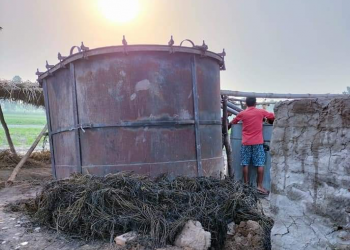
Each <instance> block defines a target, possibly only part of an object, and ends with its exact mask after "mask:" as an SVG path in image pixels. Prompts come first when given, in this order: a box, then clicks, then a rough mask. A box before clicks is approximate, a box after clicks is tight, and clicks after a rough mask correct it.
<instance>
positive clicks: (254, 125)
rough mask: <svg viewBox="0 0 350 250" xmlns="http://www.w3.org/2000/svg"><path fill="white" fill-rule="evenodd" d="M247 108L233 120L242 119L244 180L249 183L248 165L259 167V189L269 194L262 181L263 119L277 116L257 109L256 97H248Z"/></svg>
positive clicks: (234, 121)
mask: <svg viewBox="0 0 350 250" xmlns="http://www.w3.org/2000/svg"><path fill="white" fill-rule="evenodd" d="M246 104H247V109H246V110H244V111H242V112H240V113H239V114H238V115H237V116H236V118H235V119H234V120H233V121H232V123H233V124H237V123H238V122H240V121H242V123H243V129H242V146H241V165H242V166H243V177H244V182H245V183H248V166H249V165H250V164H253V166H255V167H257V168H258V179H257V184H258V191H259V192H261V193H262V194H268V192H267V191H266V190H265V189H264V188H263V186H262V181H263V176H264V165H265V151H264V146H263V144H264V138H263V133H262V131H263V120H264V118H267V119H270V120H273V119H274V118H275V116H274V114H273V113H269V112H267V111H266V110H264V109H257V108H256V107H255V106H256V98H255V97H247V99H246Z"/></svg>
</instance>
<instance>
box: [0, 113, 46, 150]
mask: <svg viewBox="0 0 350 250" xmlns="http://www.w3.org/2000/svg"><path fill="white" fill-rule="evenodd" d="M4 116H5V120H6V123H7V126H8V128H9V130H10V134H11V138H12V141H13V143H14V145H15V148H16V149H22V150H24V149H26V148H29V147H30V146H31V145H32V143H33V142H34V140H35V139H36V137H37V136H38V135H39V133H40V131H41V130H42V128H43V127H44V126H45V124H46V117H45V114H44V113H30V112H26V113H6V112H4ZM42 145H43V144H42V142H41V143H39V145H38V149H40V148H41V147H42ZM47 147H48V145H46V148H47ZM0 148H1V149H6V148H8V144H7V140H6V136H5V131H4V129H3V127H2V126H1V129H0Z"/></svg>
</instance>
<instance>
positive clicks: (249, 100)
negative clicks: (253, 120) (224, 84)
mask: <svg viewBox="0 0 350 250" xmlns="http://www.w3.org/2000/svg"><path fill="white" fill-rule="evenodd" d="M245 103H246V104H247V107H255V106H256V98H255V97H247V99H246V100H245Z"/></svg>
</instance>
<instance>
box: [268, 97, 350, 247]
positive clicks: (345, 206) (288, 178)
mask: <svg viewBox="0 0 350 250" xmlns="http://www.w3.org/2000/svg"><path fill="white" fill-rule="evenodd" d="M275 114H276V121H275V124H274V130H273V136H272V142H271V157H272V162H271V163H272V164H271V196H270V198H271V209H272V212H273V216H274V219H275V225H274V227H273V229H272V233H271V239H272V248H273V249H350V216H349V215H350V98H339V99H313V100H295V101H285V102H281V103H279V104H277V105H276V107H275Z"/></svg>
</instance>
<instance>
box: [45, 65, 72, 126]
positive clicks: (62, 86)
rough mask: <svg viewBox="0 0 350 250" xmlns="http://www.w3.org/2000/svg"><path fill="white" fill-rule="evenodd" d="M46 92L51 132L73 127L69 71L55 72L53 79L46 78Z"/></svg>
mask: <svg viewBox="0 0 350 250" xmlns="http://www.w3.org/2000/svg"><path fill="white" fill-rule="evenodd" d="M47 91H48V96H49V105H50V113H51V129H52V132H55V131H58V130H61V129H66V128H69V127H72V126H73V125H74V115H73V96H72V95H73V86H72V84H71V78H70V70H69V69H63V70H60V71H57V73H56V74H55V75H54V77H48V78H47Z"/></svg>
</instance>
